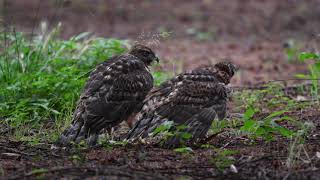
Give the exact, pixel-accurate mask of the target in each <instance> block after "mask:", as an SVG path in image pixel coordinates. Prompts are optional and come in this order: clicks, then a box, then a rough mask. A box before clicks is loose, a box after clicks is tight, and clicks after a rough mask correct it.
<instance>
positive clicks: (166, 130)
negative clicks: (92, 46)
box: [152, 121, 192, 148]
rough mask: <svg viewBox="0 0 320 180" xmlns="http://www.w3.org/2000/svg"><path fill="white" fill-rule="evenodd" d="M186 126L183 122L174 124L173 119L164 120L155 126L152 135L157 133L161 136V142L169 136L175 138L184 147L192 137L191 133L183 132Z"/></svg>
mask: <svg viewBox="0 0 320 180" xmlns="http://www.w3.org/2000/svg"><path fill="white" fill-rule="evenodd" d="M186 128H187V126H186V125H184V124H181V125H178V126H177V125H174V122H173V121H166V122H164V123H163V124H161V125H160V126H159V127H157V128H156V129H155V130H154V131H153V133H152V135H153V136H155V135H159V136H160V137H161V142H162V143H165V142H166V140H168V139H169V138H173V137H175V138H177V139H179V141H180V146H182V147H183V148H184V147H185V145H186V143H187V142H188V140H190V139H191V138H192V134H190V133H188V132H185V130H186Z"/></svg>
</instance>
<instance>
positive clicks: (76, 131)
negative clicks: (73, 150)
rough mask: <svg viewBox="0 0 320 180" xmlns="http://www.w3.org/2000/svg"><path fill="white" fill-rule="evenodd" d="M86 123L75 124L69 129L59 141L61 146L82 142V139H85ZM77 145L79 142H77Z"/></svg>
mask: <svg viewBox="0 0 320 180" xmlns="http://www.w3.org/2000/svg"><path fill="white" fill-rule="evenodd" d="M83 124H84V123H83V122H79V121H77V122H74V123H72V124H71V125H70V127H69V128H67V129H66V130H65V131H64V132H63V133H62V135H61V136H60V138H59V140H58V144H60V145H63V146H65V145H69V144H70V143H71V142H76V141H79V142H80V141H81V138H82V137H83V138H82V139H84V135H85V133H84V131H85V130H84V125H83ZM76 143H77V142H76Z"/></svg>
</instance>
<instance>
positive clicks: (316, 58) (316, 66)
mask: <svg viewBox="0 0 320 180" xmlns="http://www.w3.org/2000/svg"><path fill="white" fill-rule="evenodd" d="M299 60H300V61H302V62H305V61H307V60H311V61H312V64H309V65H308V68H309V74H297V75H296V76H297V77H299V78H307V79H311V82H312V87H311V95H312V97H314V99H316V100H319V86H318V81H319V79H320V54H319V53H311V52H303V53H300V55H299Z"/></svg>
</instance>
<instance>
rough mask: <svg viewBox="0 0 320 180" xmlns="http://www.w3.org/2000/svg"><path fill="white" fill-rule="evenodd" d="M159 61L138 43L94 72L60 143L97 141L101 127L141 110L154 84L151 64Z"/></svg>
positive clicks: (127, 117)
mask: <svg viewBox="0 0 320 180" xmlns="http://www.w3.org/2000/svg"><path fill="white" fill-rule="evenodd" d="M153 61H159V59H158V58H157V57H156V55H155V53H154V52H153V51H152V50H151V49H150V48H148V47H146V46H143V45H135V46H133V48H132V49H131V50H130V51H129V53H127V54H123V55H119V56H114V57H112V58H110V59H109V60H107V61H105V62H103V63H101V64H99V65H98V66H97V67H96V69H95V70H94V71H93V72H91V73H90V76H89V80H88V81H87V83H86V85H85V87H84V90H83V92H82V94H81V96H80V100H79V101H78V105H77V107H76V110H75V111H74V114H73V121H72V124H71V126H70V127H69V128H67V129H66V130H65V131H64V132H63V133H62V135H61V137H60V139H59V140H58V143H59V144H61V145H67V144H69V143H70V142H71V141H74V142H75V143H79V142H80V141H81V140H83V139H85V140H86V142H87V144H89V145H94V144H95V143H96V142H97V139H98V135H99V133H100V131H101V130H102V129H104V128H106V129H111V128H112V127H114V126H116V125H118V124H119V123H121V122H122V121H124V120H128V119H130V117H131V116H132V115H133V114H135V113H137V112H139V111H140V109H141V107H142V102H143V100H144V98H145V96H146V95H147V94H148V92H149V91H150V90H151V89H152V87H153V77H152V75H151V74H150V72H149V69H148V66H150V64H151V63H152V62H153Z"/></svg>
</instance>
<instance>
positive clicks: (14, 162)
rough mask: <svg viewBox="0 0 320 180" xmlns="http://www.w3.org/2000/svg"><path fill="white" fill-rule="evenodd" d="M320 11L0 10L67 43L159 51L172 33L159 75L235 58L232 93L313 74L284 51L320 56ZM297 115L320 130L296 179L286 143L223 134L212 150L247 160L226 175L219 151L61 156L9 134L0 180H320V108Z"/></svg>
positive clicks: (10, 20)
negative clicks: (87, 40) (57, 33)
mask: <svg viewBox="0 0 320 180" xmlns="http://www.w3.org/2000/svg"><path fill="white" fill-rule="evenodd" d="M319 5H320V1H319V0H309V1H298V0H283V1H278V0H237V1H232V2H231V1H220V0H201V1H200V0H199V1H191V0H190V1H185V0H177V1H174V4H173V2H172V1H171V0H163V1H140V0H132V1H125V0H110V1H103V0H90V1H89V0H79V1H70V0H64V1H60V0H55V1H54V0H49V1H41V0H39V1H38V0H28V1H21V0H10V1H4V3H2V9H3V11H2V12H3V16H2V19H3V21H4V22H6V23H7V24H9V25H14V26H15V27H16V28H17V30H21V31H25V32H27V33H29V34H33V33H36V32H37V31H39V28H38V26H39V24H40V21H46V22H48V25H49V28H50V27H53V26H55V25H56V24H57V23H58V22H62V26H63V28H62V37H63V38H68V37H70V36H71V35H75V34H77V33H80V32H83V31H90V32H93V33H95V34H96V35H97V36H104V37H117V38H123V39H131V40H133V41H140V42H152V41H153V40H154V39H153V38H152V35H154V34H157V33H161V32H163V31H167V32H171V36H170V37H168V38H166V39H163V40H161V41H160V43H157V44H156V45H154V47H153V48H154V49H155V51H156V52H157V53H158V54H159V56H160V57H161V59H162V64H161V68H163V69H164V70H168V71H174V72H179V71H181V70H185V69H191V68H194V67H196V66H199V65H203V64H208V63H215V62H217V61H220V60H225V59H228V60H231V61H233V62H234V63H235V64H237V65H238V66H239V67H240V71H239V73H238V74H237V75H236V77H235V78H234V79H233V81H232V85H234V86H244V85H252V84H256V83H260V82H263V81H269V80H274V79H288V78H292V77H293V76H294V75H295V74H296V73H301V72H306V67H305V65H303V64H301V63H297V62H294V63H289V62H288V58H287V54H286V50H287V49H286V47H288V46H289V48H291V49H299V50H304V49H309V50H316V49H318V50H319V36H318V34H319V27H320V21H319V19H320V6H319ZM292 42H294V43H292ZM295 113H296V114H293V115H294V116H296V117H299V119H302V120H306V121H307V120H308V121H312V122H313V123H314V124H315V130H314V131H313V133H311V134H310V137H308V138H307V142H306V144H307V145H306V146H305V150H306V152H308V154H309V156H310V157H305V156H308V155H306V154H304V155H302V156H301V157H302V158H305V159H308V158H310V160H308V161H307V160H306V161H305V162H303V163H301V161H299V163H298V165H297V166H295V168H296V169H291V170H290V171H289V170H288V168H287V164H286V162H287V158H288V153H289V152H288V144H289V142H288V141H285V140H281V139H279V140H277V141H273V142H265V141H261V142H256V143H252V142H249V139H246V138H244V137H243V138H241V137H235V136H231V135H229V134H228V133H222V134H219V135H218V136H217V137H216V138H215V139H213V140H212V141H210V142H209V143H210V144H213V145H214V146H215V147H217V148H223V149H230V150H238V151H239V153H237V155H236V156H235V157H234V158H235V163H234V166H235V167H236V169H237V172H236V171H235V170H234V169H233V170H232V169H230V168H226V169H224V170H219V169H218V168H217V167H216V165H215V164H214V162H212V161H214V157H216V156H217V155H216V152H214V151H213V150H212V149H206V148H194V152H193V153H191V154H180V153H176V152H173V151H172V150H164V149H161V148H158V147H148V146H146V147H145V146H140V147H134V146H126V147H122V146H120V147H118V148H113V149H110V150H106V148H102V147H97V148H95V149H93V150H90V151H89V150H81V149H71V150H55V149H51V145H50V144H43V145H38V146H29V145H26V144H25V143H24V142H16V141H12V140H10V139H9V138H8V136H6V134H3V135H1V138H0V175H2V177H1V176H0V179H1V178H4V179H22V178H25V179H34V178H35V177H39V178H47V177H50V178H52V179H54V178H62V177H64V178H66V179H74V178H75V179H77V178H78V179H80V178H79V177H81V178H90V179H132V178H135V179H188V178H195V179H205V178H208V179H209V178H210V179H212V178H214V179H283V178H286V179H320V170H319V167H320V157H319V156H320V155H318V156H317V153H319V152H318V151H319V149H320V144H319V142H320V135H319V133H318V132H319V130H320V124H319V120H318V119H319V117H320V113H319V109H306V110H302V111H301V112H295ZM41 168H43V169H41ZM35 169H36V170H35ZM106 177H108V178H106Z"/></svg>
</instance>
